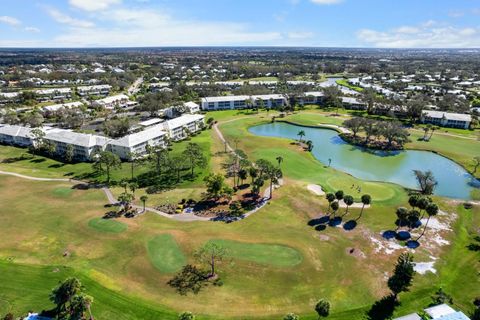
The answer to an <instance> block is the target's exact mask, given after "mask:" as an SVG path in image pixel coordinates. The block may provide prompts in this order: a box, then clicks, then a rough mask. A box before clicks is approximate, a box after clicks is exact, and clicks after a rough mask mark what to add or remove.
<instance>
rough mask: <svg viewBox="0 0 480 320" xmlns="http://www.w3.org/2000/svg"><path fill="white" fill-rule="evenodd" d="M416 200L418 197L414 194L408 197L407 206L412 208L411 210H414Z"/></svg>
mask: <svg viewBox="0 0 480 320" xmlns="http://www.w3.org/2000/svg"><path fill="white" fill-rule="evenodd" d="M418 199H419V196H418V195H416V194H414V195H412V196H410V198H408V204H409V205H410V206H411V207H412V209H415V208H416V207H417V204H418Z"/></svg>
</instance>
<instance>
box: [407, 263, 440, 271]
mask: <svg viewBox="0 0 480 320" xmlns="http://www.w3.org/2000/svg"><path fill="white" fill-rule="evenodd" d="M434 264H435V261H431V262H417V263H415V266H414V267H413V269H414V270H415V271H416V272H418V273H419V274H426V273H427V272H428V271H430V272H431V273H437V270H436V269H435V268H434V267H433V265H434Z"/></svg>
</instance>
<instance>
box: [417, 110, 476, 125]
mask: <svg viewBox="0 0 480 320" xmlns="http://www.w3.org/2000/svg"><path fill="white" fill-rule="evenodd" d="M420 121H421V122H422V123H430V124H434V125H437V126H442V127H450V128H460V129H468V128H469V127H470V123H471V122H472V116H471V115H469V114H462V113H450V112H443V111H434V110H423V111H422V116H421V117H420Z"/></svg>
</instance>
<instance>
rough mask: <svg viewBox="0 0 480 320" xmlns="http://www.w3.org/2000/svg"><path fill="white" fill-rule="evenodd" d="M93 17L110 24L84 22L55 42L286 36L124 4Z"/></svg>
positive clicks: (193, 42) (253, 40)
mask: <svg viewBox="0 0 480 320" xmlns="http://www.w3.org/2000/svg"><path fill="white" fill-rule="evenodd" d="M92 17H95V18H96V19H98V20H99V21H102V25H110V26H109V27H108V28H106V27H93V26H92V25H91V24H92V23H91V22H89V23H85V22H84V23H81V24H79V25H77V26H75V27H72V28H71V29H70V30H68V32H66V33H63V34H60V35H58V36H56V37H55V38H54V39H53V40H52V43H54V45H55V46H65V47H95V46H102V47H106V46H107V47H109V46H111V47H120V46H125V47H127V46H130V47H131V46H137V47H138V46H201V45H236V44H261V45H268V44H274V43H275V41H278V40H280V39H283V36H282V34H281V33H279V32H276V31H272V32H268V31H267V32H256V31H250V30H249V28H248V26H247V25H245V24H241V23H233V22H207V21H197V20H181V19H177V18H176V17H173V16H171V15H169V14H166V13H164V12H160V11H158V10H146V9H145V10H141V9H131V8H125V7H122V8H119V9H114V10H106V11H103V12H99V13H96V14H94V15H93V16H92ZM62 18H64V16H62ZM69 18H70V17H69ZM70 19H73V18H70ZM66 22H67V21H65V23H66ZM68 22H71V21H70V20H68ZM70 24H71V23H70ZM77 24H78V23H77Z"/></svg>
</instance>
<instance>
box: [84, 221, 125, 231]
mask: <svg viewBox="0 0 480 320" xmlns="http://www.w3.org/2000/svg"><path fill="white" fill-rule="evenodd" d="M88 226H89V227H91V228H93V229H95V230H97V231H100V232H107V233H121V232H124V231H125V230H127V225H126V224H124V223H122V222H120V221H116V220H113V219H103V218H93V219H92V220H90V221H88Z"/></svg>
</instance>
